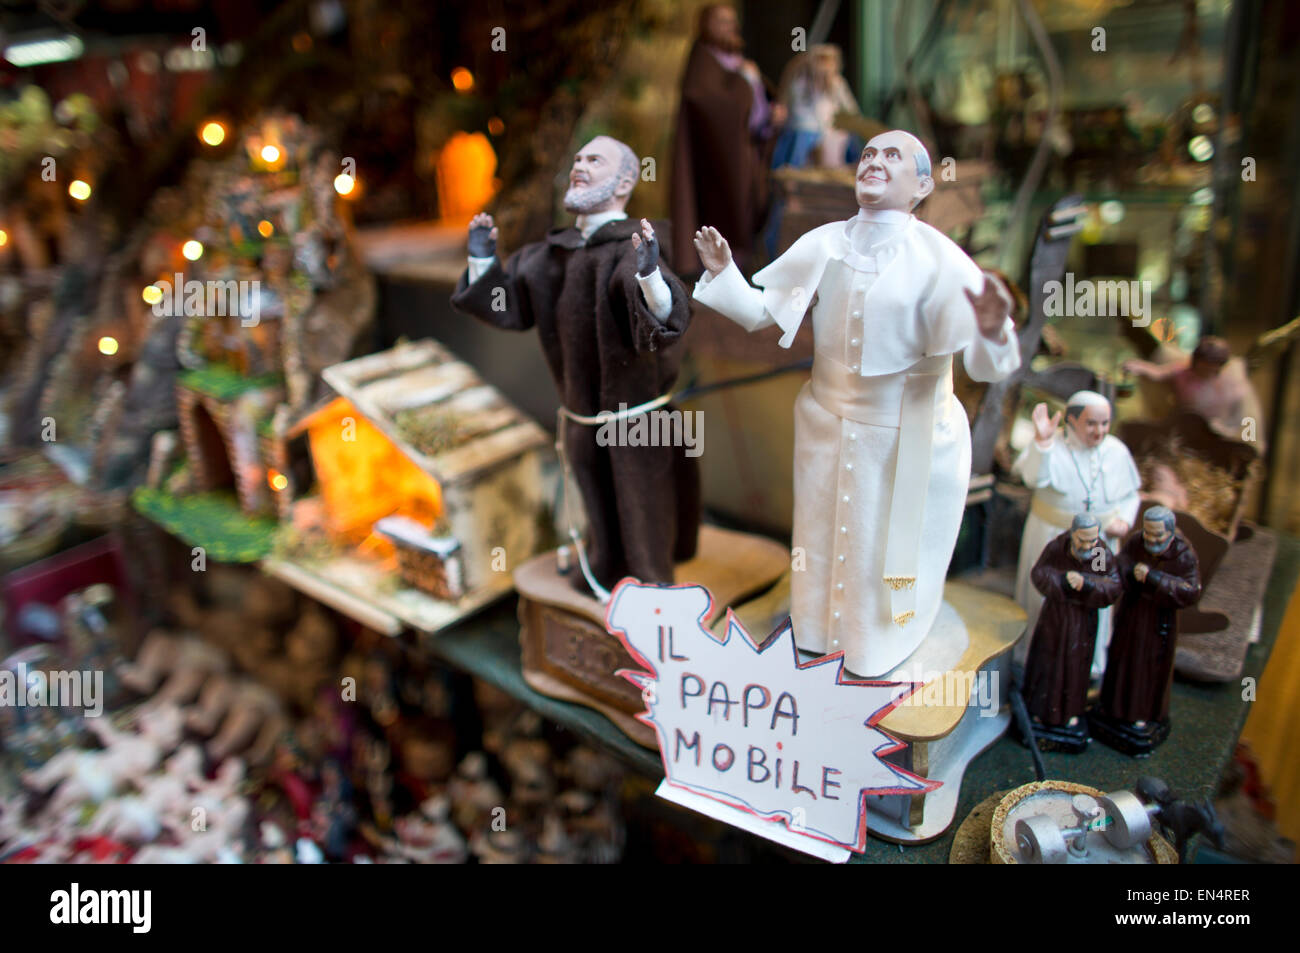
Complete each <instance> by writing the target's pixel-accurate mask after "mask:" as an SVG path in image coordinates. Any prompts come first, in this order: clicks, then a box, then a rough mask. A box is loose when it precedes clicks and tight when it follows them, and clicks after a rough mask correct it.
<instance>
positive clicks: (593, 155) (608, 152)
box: [564, 136, 636, 215]
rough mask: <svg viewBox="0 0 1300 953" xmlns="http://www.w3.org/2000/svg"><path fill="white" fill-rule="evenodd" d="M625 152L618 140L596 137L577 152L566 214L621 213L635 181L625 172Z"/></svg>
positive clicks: (567, 197) (566, 194)
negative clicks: (623, 154) (623, 152)
mask: <svg viewBox="0 0 1300 953" xmlns="http://www.w3.org/2000/svg"><path fill="white" fill-rule="evenodd" d="M621 153H622V150H621V149H620V148H619V144H618V142H617V141H616V140H614V139H611V138H609V137H608V136H597V137H596V138H595V139H592V140H591V142H589V143H587V144H586V145H585V146H583V147H582V148H581V149H579V150H578V154H577V155H575V156H574V157H573V168H572V169H570V170H569V191H567V192H565V193H564V210H565V211H566V212H568V213H569V214H571V215H591V214H594V213H597V212H613V211H620V212H621V211H622V210H623V209H624V208H626V207H627V200H628V197H629V196H630V195H631V194H632V188H633V186H634V185H635V184H636V183H635V180H633V179H630V178H628V177H627V176H626V174H625V173H624V171H623V156H622V154H621Z"/></svg>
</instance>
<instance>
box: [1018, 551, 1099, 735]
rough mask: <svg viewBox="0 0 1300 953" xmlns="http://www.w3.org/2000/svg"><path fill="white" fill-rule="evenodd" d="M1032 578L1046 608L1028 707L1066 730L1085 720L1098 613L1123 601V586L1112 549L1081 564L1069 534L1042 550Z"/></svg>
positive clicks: (1037, 634) (1037, 631) (1032, 655)
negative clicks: (1079, 581) (1096, 564)
mask: <svg viewBox="0 0 1300 953" xmlns="http://www.w3.org/2000/svg"><path fill="white" fill-rule="evenodd" d="M1097 556H1100V557H1101V558H1102V559H1103V560H1104V561H1105V565H1104V568H1103V569H1102V571H1101V572H1096V571H1094V570H1093V561H1094V559H1095V558H1096V557H1097ZM1071 571H1073V572H1077V573H1079V574H1080V575H1082V576H1083V588H1082V589H1079V590H1077V591H1076V590H1075V589H1073V588H1072V587H1071V586H1070V584H1069V583H1068V582H1066V581H1065V574H1066V573H1068V572H1071ZM1029 578H1030V581H1031V582H1033V584H1034V588H1035V589H1037V590H1038V591H1039V592H1041V593H1042V594H1043V598H1044V602H1043V609H1042V612H1041V613H1040V614H1039V616H1038V624H1037V625H1036V626H1035V627H1034V636H1033V641H1032V642H1030V649H1029V658H1028V660H1027V661H1026V664H1025V681H1024V696H1025V705H1026V707H1027V708H1028V709H1029V712H1030V714H1032V715H1034V716H1035V717H1037V718H1038V720H1039V721H1041V722H1042V723H1043V724H1045V725H1065V724H1068V723H1069V721H1070V719H1071V718H1074V717H1076V716H1077V717H1082V715H1083V714H1084V711H1085V709H1086V708H1087V705H1088V677H1089V672H1090V670H1091V668H1092V651H1093V643H1094V642H1095V641H1096V639H1097V610H1098V609H1104V608H1105V607H1106V606H1108V605H1110V604H1111V603H1113V602H1114V601H1115V600H1116V599H1118V598H1119V597H1120V594H1121V592H1122V591H1123V584H1122V583H1121V582H1120V576H1119V568H1118V564H1117V562H1116V560H1115V557H1114V556H1113V555H1112V554H1111V552H1110V550H1109V549H1107V548H1106V547H1105V546H1098V547H1097V548H1096V549H1094V550H1091V551H1089V553H1088V554H1087V556H1086V557H1085V558H1084V559H1082V560H1080V559H1076V558H1075V556H1074V554H1073V553H1072V552H1071V551H1070V533H1069V532H1065V533H1062V534H1061V535H1059V536H1057V537H1056V538H1055V539H1053V540H1052V541H1051V542H1050V543H1048V544H1047V545H1046V546H1045V547H1043V552H1042V555H1040V556H1039V557H1038V562H1036V563H1035V564H1034V568H1033V571H1032V572H1031V573H1030V576H1029Z"/></svg>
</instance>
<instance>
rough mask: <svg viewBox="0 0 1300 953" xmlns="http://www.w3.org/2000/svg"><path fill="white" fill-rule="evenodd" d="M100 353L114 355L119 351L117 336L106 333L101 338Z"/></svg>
mask: <svg viewBox="0 0 1300 953" xmlns="http://www.w3.org/2000/svg"><path fill="white" fill-rule="evenodd" d="M99 353H100V354H106V355H108V356H109V357H112V356H113V355H114V354H116V353H117V338H115V337H110V336H109V335H107V334H105V335H104V336H103V337H102V338H100V339H99Z"/></svg>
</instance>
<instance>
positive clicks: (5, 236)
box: [0, 228, 9, 248]
mask: <svg viewBox="0 0 1300 953" xmlns="http://www.w3.org/2000/svg"><path fill="white" fill-rule="evenodd" d="M8 244H9V233H8V232H6V231H5V230H4V229H3V228H0V248H4V247H5V246H6V245H8Z"/></svg>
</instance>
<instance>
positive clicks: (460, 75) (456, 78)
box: [451, 66, 474, 93]
mask: <svg viewBox="0 0 1300 953" xmlns="http://www.w3.org/2000/svg"><path fill="white" fill-rule="evenodd" d="M451 85H453V86H455V87H456V92H458V93H468V92H469V91H470V90H471V89H473V88H474V74H473V73H471V72H470V71H469V70H467V69H465V67H463V66H457V67H456V68H455V69H454V70H452V71H451Z"/></svg>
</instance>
